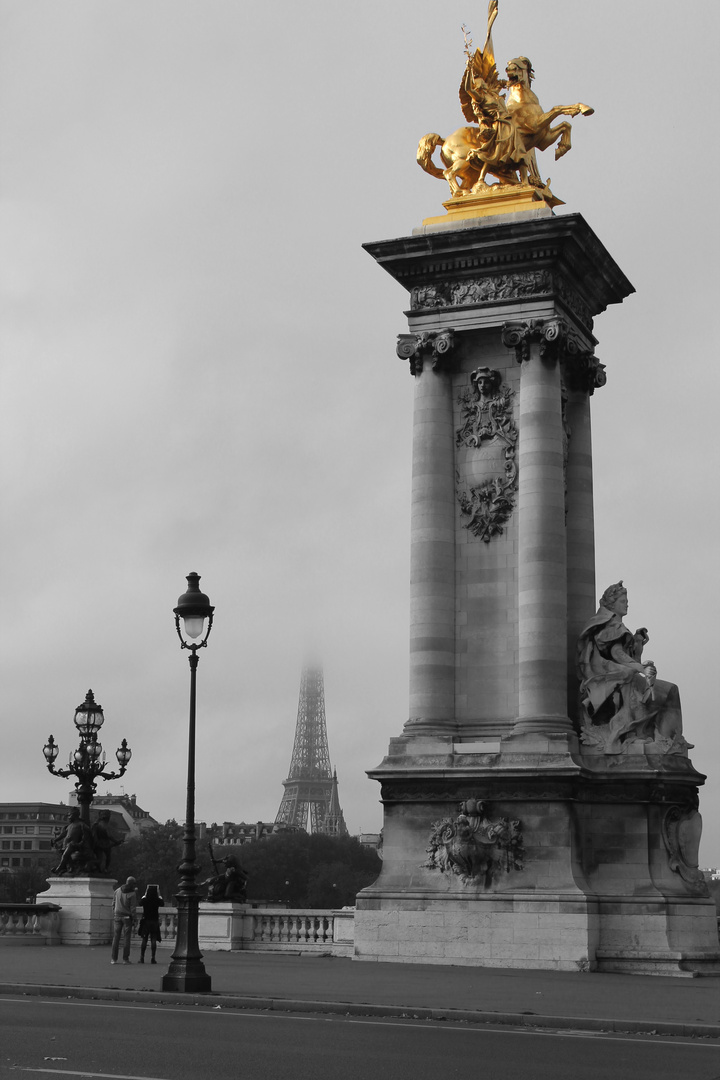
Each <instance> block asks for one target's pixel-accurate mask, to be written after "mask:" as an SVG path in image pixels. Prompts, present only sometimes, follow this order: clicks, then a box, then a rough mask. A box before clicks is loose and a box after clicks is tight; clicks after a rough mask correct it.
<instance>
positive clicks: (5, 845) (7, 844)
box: [2, 840, 10, 851]
mask: <svg viewBox="0 0 720 1080" xmlns="http://www.w3.org/2000/svg"><path fill="white" fill-rule="evenodd" d="M2 849H3V851H9V850H10V841H9V840H3V842H2Z"/></svg>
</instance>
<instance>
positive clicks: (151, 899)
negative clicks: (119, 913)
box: [138, 885, 164, 964]
mask: <svg viewBox="0 0 720 1080" xmlns="http://www.w3.org/2000/svg"><path fill="white" fill-rule="evenodd" d="M163 903H164V900H163V898H162V896H161V895H160V891H159V889H158V887H157V885H148V887H147V888H146V890H145V895H144V896H143V897H141V899H140V906H141V908H142V912H143V913H142V918H141V920H140V926H139V927H138V934H139V935H140V963H141V964H144V963H145V950H146V949H147V943H148V938H149V939H150V963H151V964H156V963H157V960H156V959H155V950H156V949H157V944H158V941H160V908H161V907H162V906H163Z"/></svg>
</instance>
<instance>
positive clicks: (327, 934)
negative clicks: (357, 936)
mask: <svg viewBox="0 0 720 1080" xmlns="http://www.w3.org/2000/svg"><path fill="white" fill-rule="evenodd" d="M354 917H355V911H354V909H348V910H342V911H327V910H325V909H316V910H313V909H310V910H308V909H303V910H299V909H298V910H290V909H287V908H276V907H250V905H247V904H203V905H202V906H201V908H200V918H199V925H198V932H199V933H198V936H199V943H200V948H201V949H203V950H207V951H210V952H212V951H213V950H230V951H235V950H240V949H242V950H246V951H248V952H292V953H316V954H317V953H323V954H326V955H332V956H352V952H353V942H354Z"/></svg>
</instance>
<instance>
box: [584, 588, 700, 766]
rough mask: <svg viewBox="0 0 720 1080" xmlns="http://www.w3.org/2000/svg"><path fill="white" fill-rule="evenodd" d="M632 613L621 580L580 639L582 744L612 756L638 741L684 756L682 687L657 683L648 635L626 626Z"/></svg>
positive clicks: (608, 592)
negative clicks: (647, 649) (645, 651)
mask: <svg viewBox="0 0 720 1080" xmlns="http://www.w3.org/2000/svg"><path fill="white" fill-rule="evenodd" d="M627 610H628V599H627V589H625V588H624V587H623V583H622V581H618V582H617V584H615V585H611V586H610V587H609V588H607V589H606V590H605V592H604V593H603V595H602V597H601V598H600V607H599V608H598V611H597V614H596V615H595V616H594V618H593V619H592V620H591V621H590V623H589V624H588V626H587V627H586V628H585V629H584V630H583V632H582V634H581V635H580V640H579V642H578V675H579V678H580V681H581V685H580V703H581V708H582V716H581V720H582V732H581V738H582V741H583V742H584V743H586V744H590V745H594V746H598V747H600V748H601V749H603V750H604V751H605V753H606V754H619V753H622V752H623V750H624V749H625V748H626V744H627V743H629V742H633V741H635V740H636V739H641V740H643V741H644V742H646V743H653V749H654V750H655V752H658V753H663V754H667V753H684V752H685V751H686V749H687V747H688V743H687V742H686V741H685V740H684V739H683V737H682V713H681V710H680V694H679V692H678V688H677V686H675V685H674V684H673V683H669V682H663V681H662V680H661V679H658V678H657V669H656V668H655V665H654V664H653V662H652V660H648V661H645V662H644V661H643V659H642V654H643V649H644V647H645V645H647V643H648V640H649V638H648V632H647V630H646V629H645V627H641V628H640V629H639V630H636V631H635V633H634V634H633V633H632V632H631V631H630V630H628V628H627V627H626V626H625V624H624V623H623V621H622V620H623V616H624V615H627Z"/></svg>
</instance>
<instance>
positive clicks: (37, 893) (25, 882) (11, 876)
mask: <svg viewBox="0 0 720 1080" xmlns="http://www.w3.org/2000/svg"><path fill="white" fill-rule="evenodd" d="M53 862H55V859H54V858H52V857H51V858H49V859H44V860H42V861H40V862H38V863H37V865H35V866H23V867H21V868H18V869H13V870H8V871H7V872H6V873H3V874H2V875H0V903H2V904H24V903H25V901H26V900H30V902H31V903H32V902H33V898H34V897H37V902H38V903H39V904H42V902H43V898H42V893H43V891H44V890H45V889H47V887H48V883H47V879H48V876H49V874H50V867H51V866H52V864H53Z"/></svg>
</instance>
